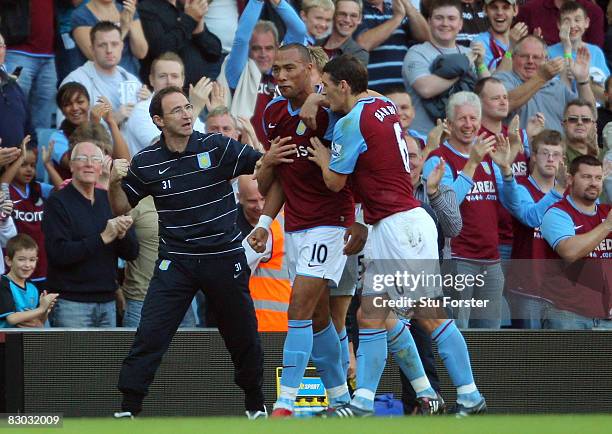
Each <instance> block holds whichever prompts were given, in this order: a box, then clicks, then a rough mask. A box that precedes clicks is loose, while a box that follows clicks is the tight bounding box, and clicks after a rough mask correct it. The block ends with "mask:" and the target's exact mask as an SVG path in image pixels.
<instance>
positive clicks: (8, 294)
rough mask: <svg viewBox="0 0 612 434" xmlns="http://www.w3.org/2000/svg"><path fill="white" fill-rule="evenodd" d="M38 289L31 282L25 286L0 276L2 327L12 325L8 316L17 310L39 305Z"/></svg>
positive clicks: (0, 321) (33, 307)
mask: <svg viewBox="0 0 612 434" xmlns="http://www.w3.org/2000/svg"><path fill="white" fill-rule="evenodd" d="M38 297H39V295H38V289H36V286H34V284H33V283H31V282H26V286H25V288H22V287H21V286H19V285H17V284H16V283H15V282H13V281H12V280H11V279H9V278H8V277H7V276H2V277H1V278H0V328H7V327H11V326H10V325H9V323H8V322H7V321H6V317H7V316H9V315H11V314H13V313H17V312H23V311H26V310H31V309H36V308H37V307H38Z"/></svg>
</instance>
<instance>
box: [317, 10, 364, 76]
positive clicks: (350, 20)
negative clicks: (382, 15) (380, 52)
mask: <svg viewBox="0 0 612 434" xmlns="http://www.w3.org/2000/svg"><path fill="white" fill-rule="evenodd" d="M362 9H363V3H362V1H361V0H338V1H337V2H336V9H335V11H334V22H333V25H332V30H331V34H330V35H329V36H327V37H326V38H323V39H320V40H318V41H317V43H316V45H320V46H321V47H323V49H324V50H325V52H326V53H327V55H328V56H329V58H330V59H333V58H334V57H337V56H340V55H342V54H352V55H353V56H355V57H356V58H357V59H359V61H360V62H361V63H363V64H364V65H365V66H367V65H368V61H369V60H370V54H369V53H368V52H367V51H366V50H365V49H364V48H362V47H361V46H360V45H359V44H358V43H357V42H355V40H354V39H353V33H355V30H357V26H359V25H360V24H361V20H362V18H363V16H362Z"/></svg>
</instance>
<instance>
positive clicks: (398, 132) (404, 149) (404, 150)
mask: <svg viewBox="0 0 612 434" xmlns="http://www.w3.org/2000/svg"><path fill="white" fill-rule="evenodd" d="M393 129H394V130H395V138H396V139H397V146H399V150H400V154H401V155H402V161H403V162H404V169H406V172H408V173H410V164H409V162H408V146H407V145H406V141H405V140H404V138H403V137H402V127H401V125H400V124H399V122H395V123H394V124H393Z"/></svg>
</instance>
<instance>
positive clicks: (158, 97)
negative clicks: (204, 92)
mask: <svg viewBox="0 0 612 434" xmlns="http://www.w3.org/2000/svg"><path fill="white" fill-rule="evenodd" d="M173 93H180V94H181V95H183V96H185V98H187V99H189V97H188V96H187V94H186V93H185V92H184V91H183V89H181V88H180V87H177V86H168V87H165V88H163V89H162V90H160V91H159V92H156V93H155V95H153V99H152V100H151V105H150V106H149V115H150V116H151V118H153V116H159V117H162V116H163V115H164V111H163V109H162V101H163V99H164V98H165V97H166V96H167V95H171V94H173Z"/></svg>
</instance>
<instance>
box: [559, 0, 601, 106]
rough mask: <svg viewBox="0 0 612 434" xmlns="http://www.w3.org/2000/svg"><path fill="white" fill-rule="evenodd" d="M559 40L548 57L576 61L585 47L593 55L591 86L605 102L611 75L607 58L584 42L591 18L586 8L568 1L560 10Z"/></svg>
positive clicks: (597, 96) (594, 47)
mask: <svg viewBox="0 0 612 434" xmlns="http://www.w3.org/2000/svg"><path fill="white" fill-rule="evenodd" d="M557 25H558V26H559V39H561V42H558V43H556V44H555V45H552V46H550V47H549V48H548V57H549V58H551V59H554V58H555V57H561V56H563V57H564V58H565V59H566V60H567V61H569V60H576V51H577V50H578V48H579V47H580V46H583V45H584V46H585V47H587V49H588V50H589V51H590V53H591V66H590V76H591V86H592V89H593V93H594V94H595V97H596V98H597V100H598V101H599V102H600V103H602V102H604V101H603V100H604V83H605V82H606V79H607V78H608V76H609V75H610V70H609V69H608V65H607V64H606V57H605V56H604V54H603V51H601V48H599V47H598V46H597V45H593V44H589V43H586V42H582V38H583V35H584V33H585V32H586V31H587V29H588V28H589V25H590V21H589V16H588V14H587V11H586V9H585V7H584V6H582V5H581V4H580V3H578V2H575V1H568V2H565V3H564V4H563V6H561V9H560V10H559V22H558V23H557Z"/></svg>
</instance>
